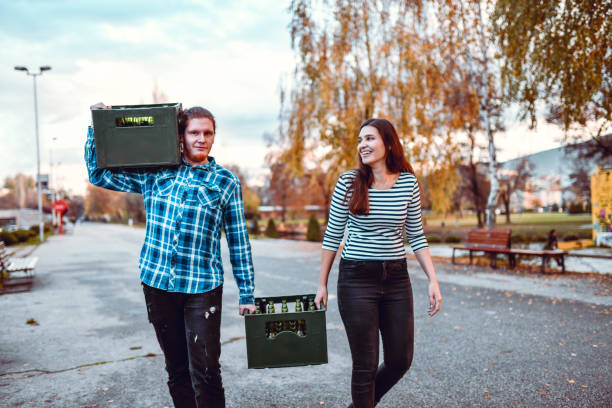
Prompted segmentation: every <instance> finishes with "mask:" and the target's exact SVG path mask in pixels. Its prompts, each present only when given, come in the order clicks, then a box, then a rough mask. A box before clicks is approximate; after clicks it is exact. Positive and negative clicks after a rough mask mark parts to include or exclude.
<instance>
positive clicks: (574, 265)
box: [406, 244, 612, 274]
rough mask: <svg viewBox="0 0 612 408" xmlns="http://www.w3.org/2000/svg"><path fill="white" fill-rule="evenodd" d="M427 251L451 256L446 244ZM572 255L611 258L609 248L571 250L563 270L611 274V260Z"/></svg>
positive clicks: (460, 253)
mask: <svg viewBox="0 0 612 408" xmlns="http://www.w3.org/2000/svg"><path fill="white" fill-rule="evenodd" d="M541 247H542V245H541V244H531V245H530V246H529V249H541ZM406 249H407V252H408V253H412V252H411V250H410V247H409V246H407V247H406ZM429 251H430V252H431V255H432V256H436V257H440V258H451V257H452V255H453V249H452V247H451V246H450V245H446V244H430V245H429ZM467 253H468V252H467V251H460V250H457V251H455V257H458V256H467ZM573 254H576V255H580V254H589V255H592V254H597V255H610V256H612V249H611V248H584V249H573V250H571V251H569V255H568V256H567V257H566V258H565V270H567V271H571V272H581V273H599V274H612V259H598V258H581V257H577V256H572V255H573ZM522 262H524V261H522ZM539 263H540V259H539V258H534V259H533V260H531V264H533V265H539ZM553 266H554V263H553Z"/></svg>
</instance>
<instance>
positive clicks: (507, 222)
mask: <svg viewBox="0 0 612 408" xmlns="http://www.w3.org/2000/svg"><path fill="white" fill-rule="evenodd" d="M504 208H505V209H506V224H510V223H511V222H510V196H508V199H507V200H506V199H504Z"/></svg>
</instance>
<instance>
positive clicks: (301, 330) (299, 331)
mask: <svg viewBox="0 0 612 408" xmlns="http://www.w3.org/2000/svg"><path fill="white" fill-rule="evenodd" d="M295 334H297V335H298V336H300V337H304V321H303V320H300V321H298V323H297V332H296V333H295Z"/></svg>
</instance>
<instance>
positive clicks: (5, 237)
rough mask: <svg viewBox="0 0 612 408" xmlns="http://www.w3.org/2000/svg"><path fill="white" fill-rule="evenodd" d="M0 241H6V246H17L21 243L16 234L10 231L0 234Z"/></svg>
mask: <svg viewBox="0 0 612 408" xmlns="http://www.w3.org/2000/svg"><path fill="white" fill-rule="evenodd" d="M0 241H4V244H5V245H6V246H10V245H15V244H16V243H18V242H19V240H18V239H17V237H16V236H15V234H14V233H12V232H9V231H2V232H0Z"/></svg>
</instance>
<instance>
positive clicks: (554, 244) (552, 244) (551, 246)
mask: <svg viewBox="0 0 612 408" xmlns="http://www.w3.org/2000/svg"><path fill="white" fill-rule="evenodd" d="M544 249H548V250H551V251H555V250H557V249H559V241H558V240H557V231H555V230H554V229H551V230H550V231H548V239H547V242H546V245H544ZM554 258H555V261H556V262H557V265H559V266H562V265H563V257H561V256H555V257H554ZM549 261H550V260H549V259H547V262H546V263H548V262H549Z"/></svg>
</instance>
